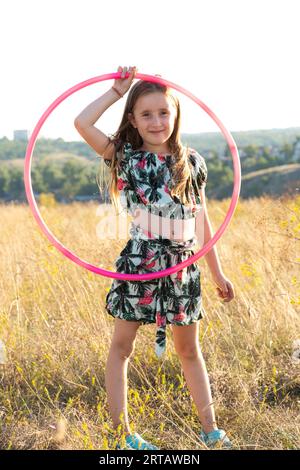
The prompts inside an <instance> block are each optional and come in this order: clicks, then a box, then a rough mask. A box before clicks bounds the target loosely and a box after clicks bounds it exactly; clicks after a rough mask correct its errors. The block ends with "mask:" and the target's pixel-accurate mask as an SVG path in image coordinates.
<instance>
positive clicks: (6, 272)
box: [0, 197, 300, 449]
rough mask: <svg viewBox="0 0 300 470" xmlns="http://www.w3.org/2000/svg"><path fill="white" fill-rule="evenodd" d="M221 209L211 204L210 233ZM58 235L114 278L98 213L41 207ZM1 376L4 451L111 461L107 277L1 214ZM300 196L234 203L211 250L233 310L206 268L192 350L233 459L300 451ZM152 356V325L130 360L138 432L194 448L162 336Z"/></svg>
mask: <svg viewBox="0 0 300 470" xmlns="http://www.w3.org/2000/svg"><path fill="white" fill-rule="evenodd" d="M228 205H229V201H228V200H227V201H223V202H222V203H220V202H217V201H209V203H208V207H209V215H210V218H211V221H212V224H213V227H214V229H215V230H216V229H217V228H218V227H219V226H220V224H221V222H222V220H223V219H224V216H225V213H226V211H227V208H228ZM41 213H42V215H43V217H44V219H45V220H46V222H47V223H48V224H49V227H50V229H51V230H52V232H53V234H54V235H56V236H57V237H58V238H59V239H60V240H61V241H62V242H63V243H64V245H65V246H67V247H68V248H69V249H71V250H73V251H74V252H75V253H76V254H77V255H79V256H80V257H81V258H82V259H85V260H86V261H88V262H90V263H92V264H95V265H98V266H102V267H103V268H104V269H108V270H113V269H114V266H113V263H114V259H115V258H116V256H118V254H119V252H120V250H121V248H122V247H123V246H124V245H125V240H118V241H111V240H107V241H104V240H100V239H99V238H98V237H97V235H96V224H97V222H98V221H99V218H98V219H97V216H96V206H95V205H93V204H73V205H70V206H54V207H41ZM0 217H1V234H0V235H1V236H0V249H1V260H0V270H1V289H0V296H1V297H0V308H1V310H0V339H1V340H2V341H3V342H4V344H5V345H6V350H7V360H6V363H5V364H3V365H1V366H0V382H1V389H0V422H1V433H0V447H1V448H2V449H110V448H114V444H115V437H114V435H113V433H112V430H111V425H112V423H111V421H110V417H109V413H108V406H107V400H106V392H105V386H104V370H105V364H106V358H107V353H108V348H109V344H110V339H111V336H112V332H113V322H114V320H113V318H112V317H110V316H109V315H108V314H107V313H106V311H105V309H104V301H105V296H106V293H107V290H108V288H109V286H110V284H111V279H110V278H107V277H102V276H97V275H96V274H93V273H91V272H89V271H87V270H84V269H83V268H81V267H79V266H77V265H76V264H74V263H72V262H71V261H69V260H68V259H66V258H65V257H63V255H62V254H61V253H60V252H58V251H57V250H56V249H54V248H53V247H52V246H51V245H50V243H49V242H48V240H47V238H46V237H45V236H44V235H43V234H42V233H41V231H40V229H39V227H38V226H37V224H36V222H35V220H34V218H33V216H32V214H31V212H30V210H29V209H28V206H27V205H25V206H22V205H21V206H18V205H10V206H1V207H0ZM299 241H300V198H299V197H298V199H294V200H292V199H284V198H282V199H280V200H271V199H268V198H266V197H262V198H259V199H250V200H248V201H240V202H239V205H238V207H237V209H236V212H235V215H234V218H233V220H232V221H231V223H230V225H229V228H228V229H227V231H226V232H225V233H224V235H223V237H222V239H221V241H219V242H218V243H217V249H218V253H219V256H220V259H221V264H222V267H223V270H224V272H225V275H226V276H227V277H228V278H229V279H230V280H231V281H232V282H233V284H234V288H235V294H236V296H235V299H234V300H233V301H232V302H231V303H229V304H224V303H222V302H221V301H220V299H219V298H218V296H217V293H216V291H215V285H214V284H213V282H212V279H211V276H210V272H209V269H208V267H207V265H206V263H205V261H204V259H203V258H202V259H200V260H199V261H198V262H197V263H198V265H199V267H200V269H201V273H202V274H201V278H202V294H203V304H204V307H205V310H206V317H205V318H204V319H203V320H201V322H200V337H199V341H200V345H201V349H202V352H203V355H204V357H205V360H206V364H207V368H208V372H209V377H210V381H211V385H212V392H213V398H214V406H215V411H216V416H217V422H218V425H219V427H222V428H223V429H225V430H226V431H227V433H228V435H229V436H230V438H231V440H232V441H233V443H234V445H235V447H236V448H239V449H250V448H252V449H295V448H299V447H300V446H299V443H300V438H299V405H300V393H299V392H300V381H299V367H300V365H299V364H298V363H297V362H296V361H295V360H294V361H293V360H292V353H293V347H292V344H293V341H295V340H297V339H299V338H300V323H299V313H300V272H299V264H300V253H299ZM167 330H168V331H167V335H168V341H167V344H168V346H167V348H168V349H167V353H166V355H165V357H164V358H163V360H158V359H157V358H156V356H155V354H154V340H155V325H147V326H143V327H142V328H140V329H139V331H138V337H137V342H136V349H135V353H134V355H133V357H132V358H131V360H130V362H129V370H128V372H129V373H128V387H129V388H128V390H129V393H128V406H129V416H130V420H131V423H132V427H133V429H135V430H137V431H138V432H140V433H142V434H143V436H144V438H146V439H149V440H151V442H153V443H155V444H156V445H158V446H159V447H160V448H164V449H200V448H201V446H200V445H199V444H198V443H197V433H198V431H199V429H200V422H199V419H198V415H197V410H196V408H195V406H194V404H193V402H192V399H191V397H190V394H189V391H188V389H187V386H186V383H185V380H184V376H183V372H182V369H181V367H180V363H179V360H178V358H177V356H176V353H175V350H174V345H173V341H172V337H171V331H170V329H169V328H168V329H167Z"/></svg>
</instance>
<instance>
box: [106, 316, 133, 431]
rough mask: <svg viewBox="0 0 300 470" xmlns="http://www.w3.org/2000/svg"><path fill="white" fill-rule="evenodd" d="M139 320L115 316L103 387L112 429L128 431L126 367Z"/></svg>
mask: <svg viewBox="0 0 300 470" xmlns="http://www.w3.org/2000/svg"><path fill="white" fill-rule="evenodd" d="M140 324H141V323H140V322H135V321H127V320H121V319H120V318H115V329H114V333H113V337H112V341H111V345H110V350H109V354H108V359H107V363H106V369H105V387H106V392H107V400H108V405H109V410H110V414H111V418H112V421H113V427H114V429H117V427H118V426H119V425H120V424H121V425H122V426H121V432H128V433H130V426H129V421H128V413H127V367H128V362H129V357H130V356H131V354H132V352H133V350H134V345H135V337H136V332H137V330H138V328H139V326H140Z"/></svg>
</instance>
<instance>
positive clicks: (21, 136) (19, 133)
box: [14, 130, 29, 141]
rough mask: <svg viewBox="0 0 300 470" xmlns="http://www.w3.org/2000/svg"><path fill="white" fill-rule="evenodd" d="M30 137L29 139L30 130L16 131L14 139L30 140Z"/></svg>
mask: <svg viewBox="0 0 300 470" xmlns="http://www.w3.org/2000/svg"><path fill="white" fill-rule="evenodd" d="M28 139H29V132H28V131H27V130H17V131H14V140H23V141H24V140H25V141H28Z"/></svg>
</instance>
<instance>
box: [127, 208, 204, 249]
mask: <svg viewBox="0 0 300 470" xmlns="http://www.w3.org/2000/svg"><path fill="white" fill-rule="evenodd" d="M133 223H134V224H135V225H139V226H140V227H141V229H142V230H143V231H144V232H145V233H148V235H149V236H150V234H156V235H160V236H161V237H162V238H169V239H170V240H174V241H177V242H184V241H187V240H190V239H191V238H193V237H194V236H195V228H196V222H195V218H194V217H193V218H192V219H185V220H183V219H170V218H169V217H160V216H158V215H155V214H152V213H150V212H149V211H147V210H145V209H137V210H136V211H135V215H134V219H133Z"/></svg>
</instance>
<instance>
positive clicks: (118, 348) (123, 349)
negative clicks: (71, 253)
mask: <svg viewBox="0 0 300 470" xmlns="http://www.w3.org/2000/svg"><path fill="white" fill-rule="evenodd" d="M134 347H135V341H133V342H132V341H122V340H120V339H119V340H117V341H116V340H115V341H113V342H112V344H111V349H112V350H113V351H114V353H115V354H117V355H118V356H119V357H120V358H122V359H128V358H129V357H130V356H131V355H132V353H133V351H134Z"/></svg>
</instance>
